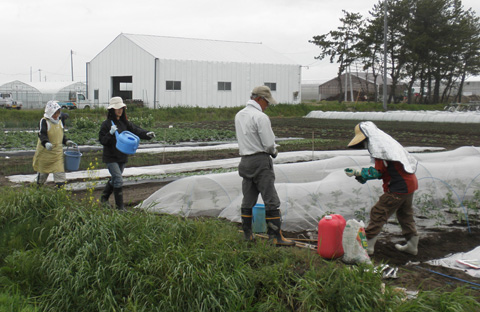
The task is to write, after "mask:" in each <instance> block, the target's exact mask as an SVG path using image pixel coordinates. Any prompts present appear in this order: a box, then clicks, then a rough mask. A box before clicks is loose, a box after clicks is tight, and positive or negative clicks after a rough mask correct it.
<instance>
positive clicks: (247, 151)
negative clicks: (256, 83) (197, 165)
mask: <svg viewBox="0 0 480 312" xmlns="http://www.w3.org/2000/svg"><path fill="white" fill-rule="evenodd" d="M276 103H277V102H276V101H275V99H274V98H273V97H272V94H271V92H270V88H268V87H267V86H260V87H256V88H254V89H253V91H252V94H251V96H250V100H249V101H248V102H247V105H246V107H245V108H244V109H242V110H241V111H239V112H238V113H237V115H236V116H235V131H236V135H237V140H238V147H239V152H240V156H241V160H240V164H239V166H238V173H239V175H240V176H241V177H242V178H243V181H242V193H243V199H242V205H241V215H242V229H243V232H244V235H245V239H246V240H248V241H253V240H254V236H253V232H252V210H253V206H255V204H256V203H257V200H258V195H259V194H261V195H262V199H263V202H264V203H265V221H266V224H267V233H268V236H269V240H271V241H273V243H274V244H275V245H279V246H294V245H295V242H292V241H290V240H287V239H285V238H284V237H283V235H282V231H281V224H282V221H281V214H280V209H279V207H280V199H279V198H278V194H277V191H276V190H275V184H274V183H275V173H274V171H273V161H272V158H275V157H277V154H278V152H277V149H276V145H275V135H274V134H273V130H272V127H271V124H270V119H269V118H268V116H267V115H266V114H265V113H264V111H265V109H266V108H267V107H268V106H269V105H274V104H276Z"/></svg>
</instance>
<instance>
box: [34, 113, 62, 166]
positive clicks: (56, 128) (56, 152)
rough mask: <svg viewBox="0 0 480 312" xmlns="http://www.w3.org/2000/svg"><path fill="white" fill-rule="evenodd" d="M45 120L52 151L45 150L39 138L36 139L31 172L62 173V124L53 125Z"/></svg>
mask: <svg viewBox="0 0 480 312" xmlns="http://www.w3.org/2000/svg"><path fill="white" fill-rule="evenodd" d="M44 119H46V118H44ZM46 120H47V126H48V130H47V134H48V140H49V141H50V143H52V145H53V149H52V150H51V151H49V150H47V149H46V148H45V147H43V145H42V142H40V138H39V139H38V142H37V149H36V151H35V156H33V170H35V171H36V172H40V173H55V172H64V171H65V167H64V162H63V126H62V123H61V122H59V123H58V124H54V123H52V122H50V121H49V120H48V119H46Z"/></svg>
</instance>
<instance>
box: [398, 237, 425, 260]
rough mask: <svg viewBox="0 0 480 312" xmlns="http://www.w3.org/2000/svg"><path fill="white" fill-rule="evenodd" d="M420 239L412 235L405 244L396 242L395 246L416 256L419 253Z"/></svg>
mask: <svg viewBox="0 0 480 312" xmlns="http://www.w3.org/2000/svg"><path fill="white" fill-rule="evenodd" d="M418 239H419V237H418V236H412V237H411V238H410V239H409V240H408V241H407V243H406V244H405V245H400V244H396V245H395V248H397V249H398V250H400V251H403V252H406V253H409V254H411V255H414V256H416V255H417V254H418Z"/></svg>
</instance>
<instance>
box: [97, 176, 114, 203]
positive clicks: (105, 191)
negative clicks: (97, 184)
mask: <svg viewBox="0 0 480 312" xmlns="http://www.w3.org/2000/svg"><path fill="white" fill-rule="evenodd" d="M112 192H113V185H112V184H110V180H108V182H107V185H105V188H104V189H103V192H102V196H100V202H101V203H102V204H105V203H108V199H109V198H110V195H112Z"/></svg>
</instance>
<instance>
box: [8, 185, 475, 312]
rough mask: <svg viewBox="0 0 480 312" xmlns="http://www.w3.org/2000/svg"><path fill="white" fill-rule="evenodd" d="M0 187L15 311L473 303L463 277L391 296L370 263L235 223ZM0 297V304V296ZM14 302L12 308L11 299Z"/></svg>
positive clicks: (410, 307)
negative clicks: (457, 282) (275, 239)
mask: <svg viewBox="0 0 480 312" xmlns="http://www.w3.org/2000/svg"><path fill="white" fill-rule="evenodd" d="M71 196H72V195H71V194H69V193H68V192H66V191H56V190H54V189H50V188H48V187H41V188H36V187H24V188H18V189H16V190H15V192H11V190H10V189H0V197H1V198H2V201H1V202H0V287H1V292H0V307H5V306H7V307H8V306H13V307H18V309H15V311H17V310H18V311H34V310H35V309H38V310H39V311H82V312H85V311H474V310H478V309H479V308H480V304H479V303H478V302H476V301H475V300H474V298H473V297H471V296H470V295H469V293H468V291H467V290H466V289H457V290H455V291H454V292H451V293H444V292H436V291H433V292H425V293H422V292H421V293H420V295H419V296H418V298H416V299H412V300H408V301H402V298H403V297H402V296H401V295H400V294H399V293H398V292H394V291H393V290H392V289H391V288H390V287H389V286H387V287H386V291H384V292H383V291H382V286H381V284H382V280H381V276H380V274H375V273H373V271H372V270H365V269H366V268H368V267H364V266H358V267H356V269H352V267H350V266H345V265H343V264H342V263H341V262H337V261H324V260H322V259H321V258H320V257H319V256H318V255H317V254H316V253H314V252H312V251H309V250H301V249H294V248H277V247H274V246H271V245H270V244H269V243H267V242H264V241H259V242H257V243H256V244H249V243H247V242H245V241H243V239H242V236H241V234H240V233H238V226H236V225H235V224H232V223H229V222H226V221H223V220H219V219H216V218H214V219H210V218H202V219H186V218H181V217H177V216H171V215H156V214H151V213H147V212H144V211H130V212H127V213H120V212H117V211H115V210H110V209H106V208H102V207H100V206H99V205H98V204H97V203H95V202H91V201H89V200H87V199H85V200H83V199H76V200H72V198H71ZM2 304H3V306H2ZM20 308H22V309H23V310H20Z"/></svg>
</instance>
